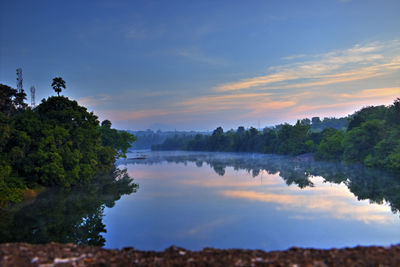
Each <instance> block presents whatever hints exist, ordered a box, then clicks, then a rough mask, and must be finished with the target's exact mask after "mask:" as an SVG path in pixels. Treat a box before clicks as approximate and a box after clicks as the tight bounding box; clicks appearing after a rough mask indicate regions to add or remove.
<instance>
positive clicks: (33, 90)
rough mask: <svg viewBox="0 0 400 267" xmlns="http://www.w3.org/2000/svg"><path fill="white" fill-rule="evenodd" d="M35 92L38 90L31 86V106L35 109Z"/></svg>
mask: <svg viewBox="0 0 400 267" xmlns="http://www.w3.org/2000/svg"><path fill="white" fill-rule="evenodd" d="M35 92H36V88H35V86H31V106H32V107H33V108H34V107H35V106H36V105H35Z"/></svg>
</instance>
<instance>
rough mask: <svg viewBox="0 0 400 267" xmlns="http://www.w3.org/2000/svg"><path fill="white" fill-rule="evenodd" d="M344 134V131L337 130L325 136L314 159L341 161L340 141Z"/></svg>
mask: <svg viewBox="0 0 400 267" xmlns="http://www.w3.org/2000/svg"><path fill="white" fill-rule="evenodd" d="M344 134H345V133H344V131H337V130H334V132H331V133H329V134H326V135H325V136H324V138H323V140H322V141H321V143H320V144H319V146H318V148H317V151H316V153H315V158H316V159H324V160H337V159H341V157H342V154H343V147H342V141H343V137H344Z"/></svg>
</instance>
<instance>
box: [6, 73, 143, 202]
mask: <svg viewBox="0 0 400 267" xmlns="http://www.w3.org/2000/svg"><path fill="white" fill-rule="evenodd" d="M52 86H53V88H54V90H55V91H56V92H57V94H58V96H53V97H49V98H47V99H43V100H42V102H41V104H40V105H38V106H37V107H35V108H32V107H28V105H27V104H26V103H25V102H24V101H25V99H26V94H25V93H24V91H23V90H21V91H19V92H18V91H17V90H15V89H13V88H11V87H9V86H7V85H3V84H0V153H1V154H0V206H2V205H3V206H4V205H7V204H8V203H10V202H19V201H21V200H22V198H23V194H24V192H25V191H26V190H27V189H29V188H35V187H37V186H38V185H39V186H45V187H50V186H58V187H71V186H74V185H77V184H85V183H86V184H87V183H89V182H91V180H92V179H93V177H94V176H95V175H96V174H99V173H103V172H109V171H110V170H112V169H113V168H114V161H115V159H116V158H117V157H120V156H124V155H125V153H126V152H127V150H128V148H129V147H130V146H131V144H132V142H133V141H134V140H135V137H134V136H133V135H132V134H130V133H128V132H125V131H118V130H116V129H113V128H111V122H110V121H108V120H105V121H103V122H102V123H101V125H100V122H99V121H98V118H97V117H96V116H95V115H94V114H93V113H92V112H88V111H87V109H86V108H85V107H82V106H79V105H78V103H77V102H76V101H73V100H70V99H68V98H67V97H64V96H59V94H60V92H61V90H62V88H65V82H64V81H63V80H62V79H61V78H60V77H58V78H55V79H53V84H52Z"/></svg>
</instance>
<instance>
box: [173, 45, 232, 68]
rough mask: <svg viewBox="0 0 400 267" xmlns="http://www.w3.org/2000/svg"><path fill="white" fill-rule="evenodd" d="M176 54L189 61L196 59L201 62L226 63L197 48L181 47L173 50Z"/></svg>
mask: <svg viewBox="0 0 400 267" xmlns="http://www.w3.org/2000/svg"><path fill="white" fill-rule="evenodd" d="M174 53H175V54H176V55H178V56H181V57H184V58H186V59H188V60H191V61H197V62H201V63H206V64H211V65H226V64H227V62H226V60H224V59H221V58H217V57H210V56H207V55H205V54H204V53H203V52H201V51H200V50H199V49H197V48H190V49H181V50H178V51H175V52H174Z"/></svg>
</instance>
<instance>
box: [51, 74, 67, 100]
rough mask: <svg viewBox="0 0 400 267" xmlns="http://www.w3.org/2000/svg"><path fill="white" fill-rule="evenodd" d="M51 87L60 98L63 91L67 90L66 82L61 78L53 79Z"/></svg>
mask: <svg viewBox="0 0 400 267" xmlns="http://www.w3.org/2000/svg"><path fill="white" fill-rule="evenodd" d="M51 87H53V89H54V91H55V92H56V93H57V95H58V96H60V93H61V91H62V89H65V88H66V85H65V81H64V80H63V79H62V78H61V77H56V78H54V79H53V82H52V83H51Z"/></svg>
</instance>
